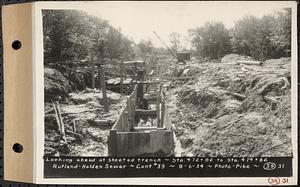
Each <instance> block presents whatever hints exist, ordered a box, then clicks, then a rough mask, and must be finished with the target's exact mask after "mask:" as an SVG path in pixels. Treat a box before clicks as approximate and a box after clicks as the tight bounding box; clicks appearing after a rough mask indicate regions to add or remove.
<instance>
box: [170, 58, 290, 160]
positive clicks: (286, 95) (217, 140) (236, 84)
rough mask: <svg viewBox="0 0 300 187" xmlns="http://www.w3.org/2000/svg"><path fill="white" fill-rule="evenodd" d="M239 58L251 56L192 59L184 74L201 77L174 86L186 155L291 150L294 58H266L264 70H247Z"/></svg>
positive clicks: (175, 118) (174, 109)
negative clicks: (210, 60) (208, 60)
mask: <svg viewBox="0 0 300 187" xmlns="http://www.w3.org/2000/svg"><path fill="white" fill-rule="evenodd" d="M239 59H247V60H248V59H249V58H248V57H241V56H238V55H228V57H227V56H225V57H224V58H223V59H222V61H223V62H224V61H226V62H224V63H205V64H192V65H191V66H190V67H188V69H187V70H185V71H186V73H185V75H184V76H197V78H196V79H193V80H189V81H185V82H172V83H171V84H170V85H169V91H168V97H167V98H168V105H169V109H170V115H171V118H172V122H173V124H174V125H175V128H176V136H177V138H178V139H179V141H180V143H181V147H182V150H183V153H182V156H291V155H292V149H291V111H290V109H291V103H290V94H291V92H290V89H291V85H290V82H289V75H290V73H289V71H290V68H289V66H290V59H289V58H282V59H278V60H267V61H265V62H264V63H262V65H261V66H257V67H256V68H257V69H258V70H260V71H253V70H252V69H251V70H250V69H243V67H244V66H245V65H244V64H240V65H238V64H237V63H236V61H238V60H239ZM271 62H272V65H271ZM266 71H268V72H269V73H265V72H266ZM270 72H271V73H270ZM181 76H183V75H181Z"/></svg>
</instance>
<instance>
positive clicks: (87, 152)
mask: <svg viewBox="0 0 300 187" xmlns="http://www.w3.org/2000/svg"><path fill="white" fill-rule="evenodd" d="M107 96H108V101H109V112H108V113H106V112H104V108H103V105H102V93H101V90H91V89H87V90H84V91H82V92H71V93H69V94H68V97H67V101H65V102H62V103H61V104H60V108H61V114H62V118H63V122H64V124H65V129H66V130H68V131H73V123H74V122H75V127H76V131H75V132H76V133H77V134H79V135H81V136H82V137H81V138H80V137H78V136H76V135H74V134H70V133H66V141H63V140H62V138H61V136H60V135H59V134H58V130H57V123H56V120H55V113H54V111H53V107H52V104H51V103H50V102H46V103H45V154H46V155H56V156H59V155H72V156H107V154H108V153H107V137H108V134H109V129H110V128H111V127H112V125H113V123H114V122H115V121H116V120H117V118H118V116H119V114H120V113H121V109H122V107H124V106H125V101H126V99H125V96H122V95H120V94H118V93H113V92H110V91H108V92H107ZM103 121H107V123H103Z"/></svg>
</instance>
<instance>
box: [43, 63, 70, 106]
mask: <svg viewBox="0 0 300 187" xmlns="http://www.w3.org/2000/svg"><path fill="white" fill-rule="evenodd" d="M44 91H45V99H46V101H51V100H52V101H55V100H61V99H63V98H65V97H66V96H67V94H68V93H69V92H70V91H71V86H70V82H69V81H68V80H67V79H66V78H65V77H64V76H63V75H62V74H61V73H60V72H59V71H57V70H55V69H51V68H45V69H44ZM60 97H62V98H60Z"/></svg>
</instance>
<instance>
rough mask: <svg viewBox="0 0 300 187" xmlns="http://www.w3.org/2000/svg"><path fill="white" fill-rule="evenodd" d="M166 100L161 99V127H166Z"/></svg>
mask: <svg viewBox="0 0 300 187" xmlns="http://www.w3.org/2000/svg"><path fill="white" fill-rule="evenodd" d="M165 104H166V103H165V101H161V112H160V113H161V120H160V127H161V128H163V127H164V121H165V120H164V118H165Z"/></svg>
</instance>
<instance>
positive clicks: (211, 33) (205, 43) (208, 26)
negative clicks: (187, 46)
mask: <svg viewBox="0 0 300 187" xmlns="http://www.w3.org/2000/svg"><path fill="white" fill-rule="evenodd" d="M189 34H190V36H191V38H192V40H191V42H192V46H193V47H194V48H195V50H196V55H197V56H199V57H203V58H204V57H208V58H211V59H217V58H221V57H223V56H224V55H225V54H227V53H228V52H229V51H230V48H231V47H230V36H229V31H228V30H227V29H226V28H225V26H224V24H223V23H221V22H211V23H209V22H207V23H205V24H204V26H202V27H198V28H196V29H191V30H189Z"/></svg>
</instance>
